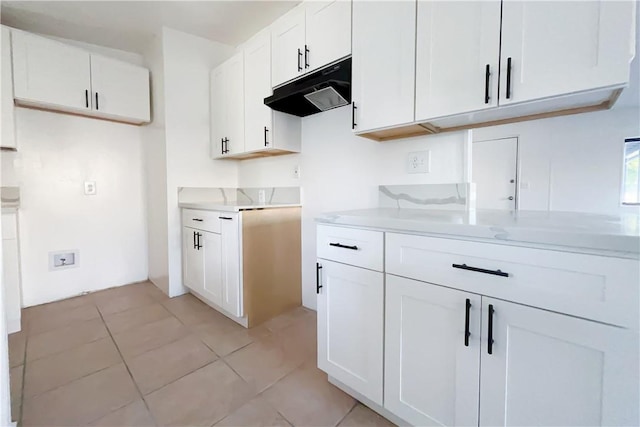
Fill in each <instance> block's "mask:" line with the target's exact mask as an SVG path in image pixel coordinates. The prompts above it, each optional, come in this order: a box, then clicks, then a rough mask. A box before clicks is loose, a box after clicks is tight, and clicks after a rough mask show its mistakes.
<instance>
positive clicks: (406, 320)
mask: <svg viewBox="0 0 640 427" xmlns="http://www.w3.org/2000/svg"><path fill="white" fill-rule="evenodd" d="M480 298H481V297H480V296H479V295H475V294H471V293H467V292H461V291H457V290H453V289H449V288H444V287H440V286H434V285H431V284H428V283H424V282H418V281H416V280H409V279H405V278H401V277H397V276H392V275H389V274H387V275H386V299H385V310H386V315H385V355H384V357H385V382H384V407H385V408H386V409H388V410H389V411H391V412H392V413H394V414H396V415H397V416H399V417H400V418H402V419H404V420H406V421H408V422H410V423H411V424H413V425H420V426H471V425H474V426H477V425H478V397H479V396H478V393H479V381H480V378H479V373H480V345H481V342H480V319H481V317H480V311H481V303H480ZM467 331H468V332H469V333H468V335H466V334H465V332H467Z"/></svg>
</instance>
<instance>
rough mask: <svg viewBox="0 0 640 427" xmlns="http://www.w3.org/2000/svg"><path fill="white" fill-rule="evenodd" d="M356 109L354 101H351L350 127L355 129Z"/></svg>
mask: <svg viewBox="0 0 640 427" xmlns="http://www.w3.org/2000/svg"><path fill="white" fill-rule="evenodd" d="M357 109H358V107H356V103H355V102H352V103H351V129H355V128H356V126H358V124H357V123H356V110H357Z"/></svg>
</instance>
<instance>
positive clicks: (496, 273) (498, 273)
mask: <svg viewBox="0 0 640 427" xmlns="http://www.w3.org/2000/svg"><path fill="white" fill-rule="evenodd" d="M451 267H453V268H459V269H461V270H469V271H476V272H478V273H484V274H492V275H494V276H500V277H509V273H505V272H504V271H500V270H487V269H485V268H478V267H469V266H468V265H467V264H451Z"/></svg>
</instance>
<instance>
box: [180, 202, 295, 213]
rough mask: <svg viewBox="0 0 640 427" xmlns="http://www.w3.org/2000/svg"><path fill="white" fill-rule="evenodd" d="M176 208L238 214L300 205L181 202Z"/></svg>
mask: <svg viewBox="0 0 640 427" xmlns="http://www.w3.org/2000/svg"><path fill="white" fill-rule="evenodd" d="M178 206H180V207H181V208H186V209H202V210H205V211H222V212H238V211H245V210H249V209H274V208H295V207H300V206H302V205H301V204H300V203H297V204H294V203H288V204H287V203H285V204H262V205H256V204H248V203H246V202H181V203H178Z"/></svg>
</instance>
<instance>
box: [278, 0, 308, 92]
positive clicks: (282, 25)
mask: <svg viewBox="0 0 640 427" xmlns="http://www.w3.org/2000/svg"><path fill="white" fill-rule="evenodd" d="M304 41H305V11H304V5H300V6H297V7H296V8H295V9H293V10H292V11H290V12H288V13H287V14H286V15H284V16H283V17H281V18H280V19H278V20H277V21H276V22H275V23H274V24H273V25H272V26H271V70H272V73H271V85H272V86H273V87H275V86H279V85H281V84H282V83H284V82H286V81H289V80H291V79H294V78H296V77H298V76H300V75H302V73H303V72H304Z"/></svg>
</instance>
